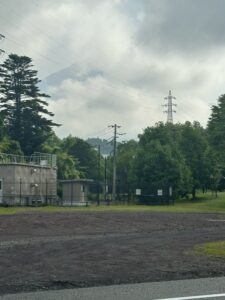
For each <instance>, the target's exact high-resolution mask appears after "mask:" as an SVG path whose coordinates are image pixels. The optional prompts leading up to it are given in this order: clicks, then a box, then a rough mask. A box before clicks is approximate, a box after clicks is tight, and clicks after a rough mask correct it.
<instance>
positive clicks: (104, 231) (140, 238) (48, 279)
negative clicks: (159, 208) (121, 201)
mask: <svg viewBox="0 0 225 300" xmlns="http://www.w3.org/2000/svg"><path fill="white" fill-rule="evenodd" d="M223 220H225V215H223V214H206V213H205V214H199V213H187V214H186V213H153V212H137V213H133V212H128V213H124V212H117V213H116V212H98V213H96V212H73V213H68V212H67V213H38V212H34V213H24V214H17V215H3V216H0V294H5V293H14V292H21V291H31V290H41V289H57V288H67V287H69V288H71V287H84V286H95V285H107V284H119V283H128V282H129V283H130V282H145V281H160V280H172V279H184V278H199V277H212V276H220V275H221V276H222V275H223V276H224V275H225V260H224V259H223V258H209V257H204V256H196V255H194V254H193V247H194V246H195V245H196V244H200V243H204V242H208V241H217V240H224V239H225V221H223Z"/></svg>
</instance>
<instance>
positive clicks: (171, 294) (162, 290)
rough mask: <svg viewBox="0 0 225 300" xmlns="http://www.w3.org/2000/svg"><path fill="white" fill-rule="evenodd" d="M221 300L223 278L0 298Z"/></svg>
mask: <svg viewBox="0 0 225 300" xmlns="http://www.w3.org/2000/svg"><path fill="white" fill-rule="evenodd" d="M28 299H29V300H39V299H40V300H43V299H45V300H61V299H63V300H139V299H140V300H153V299H154V300H156V299H157V300H158V299H160V300H162V299H163V300H165V299H166V300H189V299H190V300H191V299H213V300H218V299H225V277H220V278H207V279H192V280H179V281H167V282H156V283H139V284H126V285H114V286H105V287H93V288H80V289H67V290H55V291H46V292H35V293H22V294H14V295H5V296H1V297H0V300H28Z"/></svg>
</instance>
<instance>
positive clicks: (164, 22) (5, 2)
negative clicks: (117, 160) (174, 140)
mask: <svg viewBox="0 0 225 300" xmlns="http://www.w3.org/2000/svg"><path fill="white" fill-rule="evenodd" d="M224 12H225V1H223V0H198V1H196V0H165V1H164V0H160V1H159V0H61V1H59V0H1V1H0V33H2V34H4V35H5V36H6V39H5V40H4V41H3V42H1V48H2V49H4V50H6V51H7V53H12V52H13V53H17V54H19V55H27V56H30V57H31V58H32V59H33V61H34V66H35V68H36V69H37V70H38V72H39V77H40V79H42V80H44V79H45V78H46V77H48V76H49V75H51V74H53V73H55V72H58V71H60V70H63V69H65V68H68V67H70V66H71V65H72V66H73V67H72V68H70V73H69V74H70V75H71V76H67V77H66V78H65V79H63V77H62V76H61V77H62V78H61V79H62V80H61V81H60V82H57V84H54V83H52V84H50V85H49V86H48V93H49V94H50V95H51V97H52V98H51V100H50V103H49V108H50V110H51V111H52V112H54V113H55V118H54V121H56V122H58V123H61V124H62V126H61V127H60V128H59V129H57V130H56V132H57V134H58V135H59V136H60V137H64V136H66V135H68V134H72V135H75V136H80V137H82V138H86V137H96V136H100V137H102V138H108V137H110V135H111V133H110V132H107V129H106V128H107V126H108V125H109V124H114V123H118V124H119V125H121V126H122V128H121V131H123V132H126V133H127V135H126V139H127V138H133V137H134V138H135V137H136V136H137V134H138V133H141V132H142V130H143V129H144V128H145V127H147V126H150V125H154V124H155V123H156V122H158V121H166V115H165V114H163V108H162V104H164V102H165V100H164V97H165V96H167V95H168V91H169V90H172V93H173V94H174V96H176V98H177V100H176V103H177V105H178V106H177V108H176V110H177V113H176V114H175V115H174V121H175V122H185V121H186V120H190V121H193V120H198V121H200V122H201V124H202V125H204V126H205V125H206V123H207V120H208V117H209V115H210V107H211V106H212V105H213V104H216V101H217V99H218V97H219V96H220V95H221V94H223V93H225V30H224V28H225V18H224ZM5 58H6V56H5V57H1V61H3V60H4V59H5ZM71 70H72V71H71ZM60 74H64V73H63V72H61V71H60ZM123 138H125V137H123Z"/></svg>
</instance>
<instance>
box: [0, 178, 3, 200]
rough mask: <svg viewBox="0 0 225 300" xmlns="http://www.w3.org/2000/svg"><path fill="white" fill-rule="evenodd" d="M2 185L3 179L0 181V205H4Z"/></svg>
mask: <svg viewBox="0 0 225 300" xmlns="http://www.w3.org/2000/svg"><path fill="white" fill-rule="evenodd" d="M2 183H3V180H2V179H0V203H2V202H3V197H2V196H3V195H2Z"/></svg>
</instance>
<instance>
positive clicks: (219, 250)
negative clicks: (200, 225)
mask: <svg viewBox="0 0 225 300" xmlns="http://www.w3.org/2000/svg"><path fill="white" fill-rule="evenodd" d="M194 253H195V254H196V255H205V256H211V257H225V241H218V242H210V243H205V244H202V245H198V246H196V247H195V250H194Z"/></svg>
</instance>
